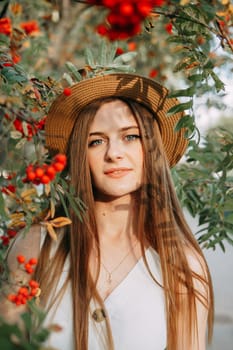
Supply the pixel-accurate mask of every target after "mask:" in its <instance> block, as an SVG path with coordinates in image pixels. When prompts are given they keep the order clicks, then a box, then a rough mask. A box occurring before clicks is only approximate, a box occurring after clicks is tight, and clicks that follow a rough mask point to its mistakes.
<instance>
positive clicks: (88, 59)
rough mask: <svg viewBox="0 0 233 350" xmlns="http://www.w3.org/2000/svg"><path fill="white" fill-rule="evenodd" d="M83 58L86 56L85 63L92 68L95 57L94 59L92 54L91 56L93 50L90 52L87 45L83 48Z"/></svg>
mask: <svg viewBox="0 0 233 350" xmlns="http://www.w3.org/2000/svg"><path fill="white" fill-rule="evenodd" d="M85 58H86V62H87V64H88V65H89V66H90V67H92V68H94V67H95V59H94V56H93V52H92V50H91V49H90V48H89V47H86V48H85Z"/></svg>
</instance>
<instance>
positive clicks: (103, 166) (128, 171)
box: [87, 100, 143, 200]
mask: <svg viewBox="0 0 233 350" xmlns="http://www.w3.org/2000/svg"><path fill="white" fill-rule="evenodd" d="M87 155H88V162H89V166H90V171H91V176H92V183H93V187H94V188H95V195H96V197H97V198H98V199H99V200H109V199H113V198H116V197H122V196H128V195H129V196H130V194H131V193H132V192H134V191H136V190H137V189H138V188H139V187H140V186H141V183H142V172H143V151H142V143H141V135H140V131H139V128H138V125H137V122H136V120H135V118H134V116H133V114H132V112H131V110H130V108H129V107H128V106H127V105H126V104H125V103H124V102H122V101H120V100H116V101H111V102H107V103H105V104H104V105H102V106H101V107H100V108H99V110H98V111H97V113H96V115H95V118H94V120H93V122H92V124H91V127H90V131H89V138H88V154H87Z"/></svg>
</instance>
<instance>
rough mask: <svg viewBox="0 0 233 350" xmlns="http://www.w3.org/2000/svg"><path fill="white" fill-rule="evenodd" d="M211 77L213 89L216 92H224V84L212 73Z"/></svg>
mask: <svg viewBox="0 0 233 350" xmlns="http://www.w3.org/2000/svg"><path fill="white" fill-rule="evenodd" d="M210 75H211V77H212V78H213V80H214V83H215V88H216V90H217V92H219V91H221V90H225V85H224V83H223V82H222V81H221V80H220V79H219V77H218V76H217V74H215V73H214V72H213V71H211V72H210Z"/></svg>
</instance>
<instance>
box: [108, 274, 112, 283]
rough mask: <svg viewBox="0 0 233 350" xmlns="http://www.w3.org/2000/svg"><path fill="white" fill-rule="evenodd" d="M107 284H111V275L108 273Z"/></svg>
mask: <svg viewBox="0 0 233 350" xmlns="http://www.w3.org/2000/svg"><path fill="white" fill-rule="evenodd" d="M107 282H108V283H109V284H110V283H112V275H111V273H108V277H107Z"/></svg>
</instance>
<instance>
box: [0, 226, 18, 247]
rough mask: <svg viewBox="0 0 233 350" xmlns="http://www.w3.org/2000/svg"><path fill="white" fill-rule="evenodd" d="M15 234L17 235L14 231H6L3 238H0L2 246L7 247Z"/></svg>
mask: <svg viewBox="0 0 233 350" xmlns="http://www.w3.org/2000/svg"><path fill="white" fill-rule="evenodd" d="M16 234H17V231H16V230H12V229H7V231H6V233H5V234H4V235H3V236H1V241H2V245H3V246H8V245H9V243H10V240H11V239H12V238H14V237H15V236H16Z"/></svg>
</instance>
